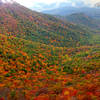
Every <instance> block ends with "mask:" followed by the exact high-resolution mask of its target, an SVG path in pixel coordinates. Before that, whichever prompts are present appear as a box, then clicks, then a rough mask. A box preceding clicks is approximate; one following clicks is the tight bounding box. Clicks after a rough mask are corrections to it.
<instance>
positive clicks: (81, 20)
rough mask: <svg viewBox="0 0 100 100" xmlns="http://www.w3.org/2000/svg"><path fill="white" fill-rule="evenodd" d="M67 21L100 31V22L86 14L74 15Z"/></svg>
mask: <svg viewBox="0 0 100 100" xmlns="http://www.w3.org/2000/svg"><path fill="white" fill-rule="evenodd" d="M65 19H66V20H68V21H70V22H73V23H76V24H82V25H84V26H88V27H90V28H95V29H100V22H99V21H98V20H95V19H93V18H91V17H89V16H87V15H86V14H84V13H74V14H71V15H68V16H66V17H65Z"/></svg>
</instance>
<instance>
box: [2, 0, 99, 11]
mask: <svg viewBox="0 0 100 100" xmlns="http://www.w3.org/2000/svg"><path fill="white" fill-rule="evenodd" d="M3 1H12V0H3ZM13 1H16V2H18V3H20V4H21V5H24V6H26V7H28V8H34V9H35V10H42V9H45V8H46V9H48V8H50V7H49V5H52V4H55V5H53V6H52V7H51V8H54V7H55V8H56V7H58V6H59V5H60V4H61V3H65V4H66V5H72V6H74V7H79V6H91V7H93V6H94V5H95V4H96V3H98V2H100V0H13Z"/></svg>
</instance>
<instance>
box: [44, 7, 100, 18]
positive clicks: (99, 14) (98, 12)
mask: <svg viewBox="0 0 100 100" xmlns="http://www.w3.org/2000/svg"><path fill="white" fill-rule="evenodd" d="M43 13H46V14H51V15H61V16H66V15H70V14H73V13H84V14H86V15H88V16H90V17H92V18H98V19H100V8H99V7H94V8H90V7H79V8H77V7H72V6H69V7H60V8H57V9H52V10H45V11H43Z"/></svg>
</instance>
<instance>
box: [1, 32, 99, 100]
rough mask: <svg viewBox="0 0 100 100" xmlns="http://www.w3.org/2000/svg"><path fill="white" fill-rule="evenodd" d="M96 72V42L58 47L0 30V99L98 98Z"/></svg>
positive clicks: (97, 75)
mask: <svg viewBox="0 0 100 100" xmlns="http://www.w3.org/2000/svg"><path fill="white" fill-rule="evenodd" d="M99 76H100V46H99V45H95V46H83V47H76V48H62V47H61V48H60V47H59V48H58V47H50V46H47V45H45V44H40V43H36V42H32V41H27V40H24V39H20V38H16V37H14V36H5V35H2V34H0V99H1V100H5V99H7V100H31V99H33V100H62V99H63V100H66V99H72V98H74V99H76V100H77V99H78V100H86V99H87V100H90V99H91V100H93V99H92V98H94V97H95V98H96V99H97V100H99V94H100V91H99V89H100V81H99V78H100V77H99ZM76 77H77V78H76ZM87 94H88V95H89V97H87Z"/></svg>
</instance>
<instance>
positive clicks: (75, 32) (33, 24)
mask: <svg viewBox="0 0 100 100" xmlns="http://www.w3.org/2000/svg"><path fill="white" fill-rule="evenodd" d="M0 33H3V34H7V35H13V36H15V37H19V38H23V39H27V40H32V41H37V42H41V43H45V44H51V45H54V46H63V47H64V46H76V45H83V44H89V42H88V39H89V38H91V34H92V33H91V30H89V29H87V28H85V27H84V28H82V27H80V26H78V25H75V24H72V23H69V22H64V21H62V20H59V19H57V18H55V17H52V16H50V15H44V14H41V13H37V12H35V11H31V10H29V9H27V8H25V7H23V6H21V5H19V4H17V3H14V4H9V3H6V4H2V5H1V6H0ZM84 38H85V39H87V41H85V40H84Z"/></svg>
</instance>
